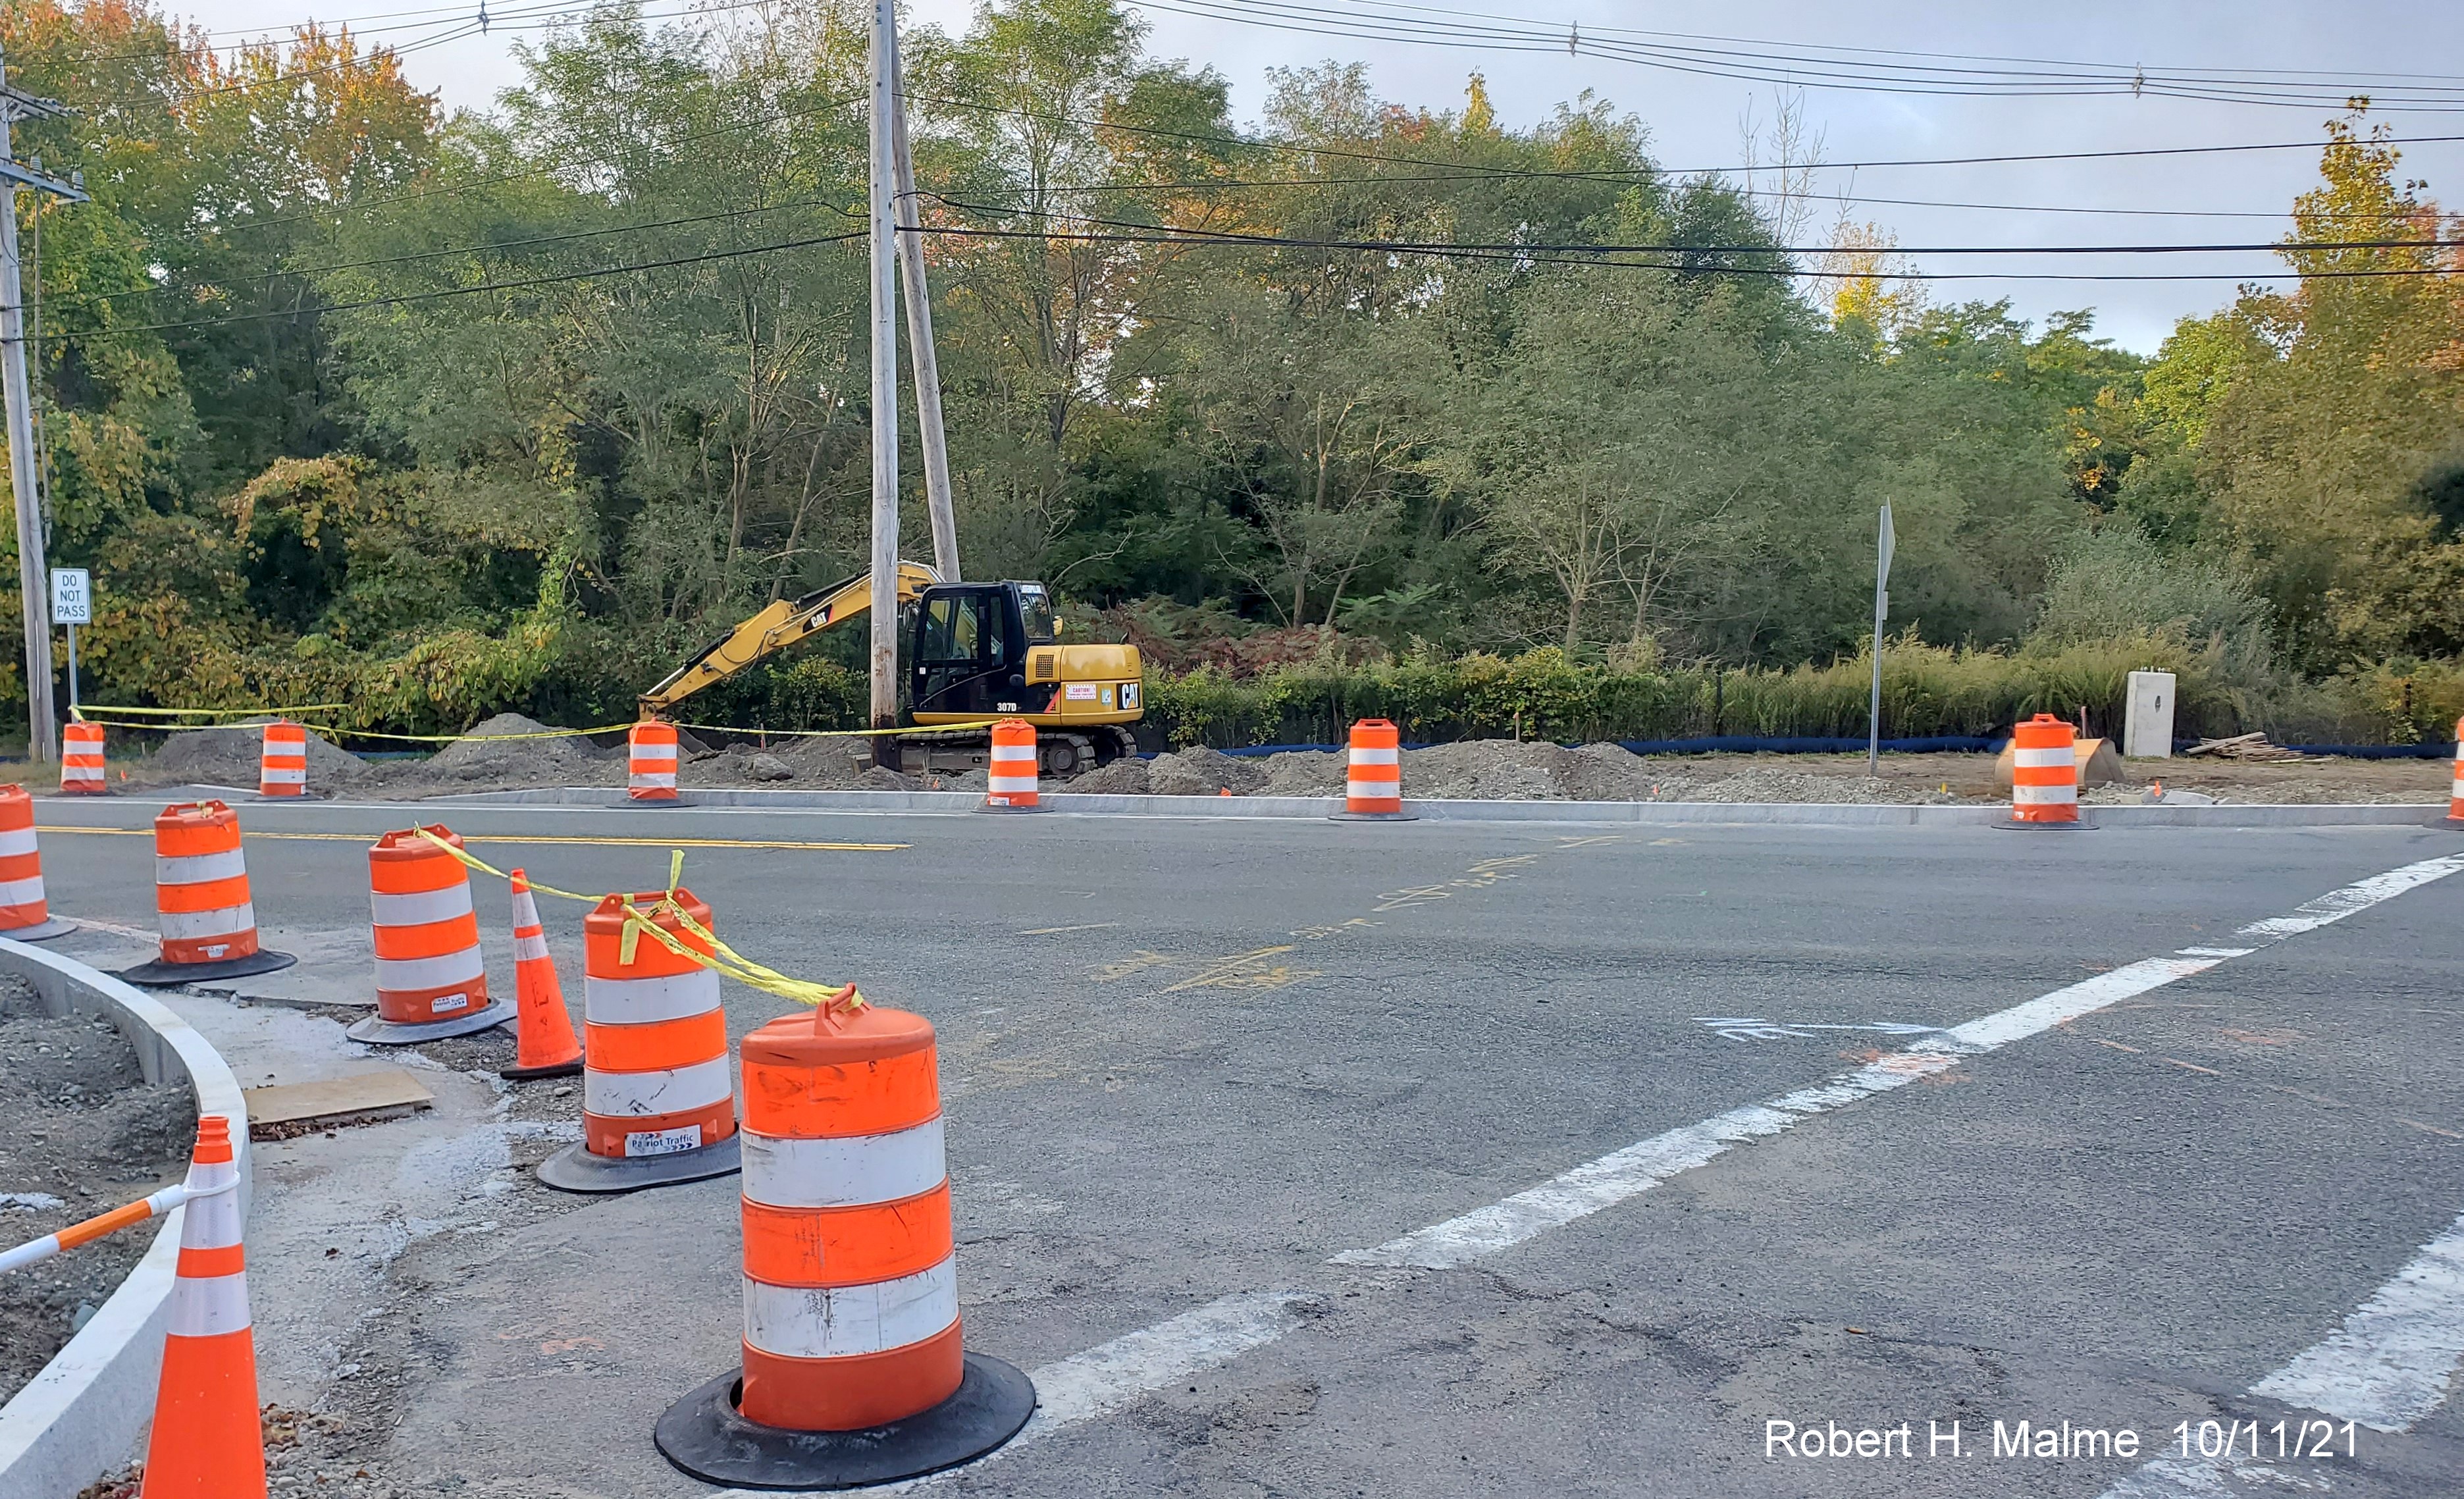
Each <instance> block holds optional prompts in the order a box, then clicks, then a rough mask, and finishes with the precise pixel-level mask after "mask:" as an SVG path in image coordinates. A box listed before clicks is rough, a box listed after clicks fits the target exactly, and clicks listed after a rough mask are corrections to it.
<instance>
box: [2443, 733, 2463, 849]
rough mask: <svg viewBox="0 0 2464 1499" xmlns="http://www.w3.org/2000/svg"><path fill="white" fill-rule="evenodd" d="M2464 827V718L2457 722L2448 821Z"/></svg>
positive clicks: (2448, 801) (2448, 799) (2448, 795)
mask: <svg viewBox="0 0 2464 1499" xmlns="http://www.w3.org/2000/svg"><path fill="white" fill-rule="evenodd" d="M2446 820H2447V821H2448V822H2449V823H2452V824H2453V825H2455V826H2457V827H2464V718H2458V719H2456V720H2455V779H2454V780H2453V782H2451V783H2449V784H2448V787H2447V819H2446Z"/></svg>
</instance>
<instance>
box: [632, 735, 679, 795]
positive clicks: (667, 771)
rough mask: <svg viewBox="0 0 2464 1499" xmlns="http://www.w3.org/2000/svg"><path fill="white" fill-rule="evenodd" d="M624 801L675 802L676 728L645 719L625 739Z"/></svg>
mask: <svg viewBox="0 0 2464 1499" xmlns="http://www.w3.org/2000/svg"><path fill="white" fill-rule="evenodd" d="M625 753H626V761H627V764H626V772H625V800H626V801H627V802H649V803H659V802H672V801H674V800H675V799H676V726H675V725H674V724H672V723H661V722H659V721H658V720H656V719H654V718H645V719H644V720H642V721H641V722H640V723H637V724H635V725H633V732H632V733H631V734H629V735H627V736H626V739H625Z"/></svg>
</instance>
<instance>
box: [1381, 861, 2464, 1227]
mask: <svg viewBox="0 0 2464 1499" xmlns="http://www.w3.org/2000/svg"><path fill="white" fill-rule="evenodd" d="M2459 870H2464V855H2454V854H2451V855H2448V856H2446V857H2443V858H2436V859H2425V860H2423V861H2422V862H2420V863H2418V864H2409V865H2406V866H2405V867H2404V868H2402V869H2399V870H2390V871H2387V873H2385V874H2373V875H2371V876H2370V877H2369V878H2368V879H2365V880H2360V881H2357V882H2355V883H2354V884H2351V885H2346V886H2344V887H2343V888H2342V889H2340V890H2333V891H2329V892H2328V893H2326V894H2324V895H2321V896H2320V897H2319V898H2318V899H2316V900H2311V901H2306V902H2304V903H2303V904H2301V905H2300V906H2298V907H2296V908H2295V909H2294V910H2293V911H2292V912H2291V913H2289V914H2287V915H2281V916H2273V917H2270V918H2269V919H2267V920H2265V921H2255V922H2253V923H2251V924H2250V925H2249V926H2246V927H2243V928H2242V929H2241V930H2240V931H2238V932H2236V933H2235V934H2234V936H2236V937H2251V938H2255V939H2256V941H2258V942H2259V943H2261V944H2265V943H2270V942H2280V941H2282V940H2283V939H2284V938H2286V937H2292V936H2295V935H2296V934H2299V933H2302V932H2309V931H2314V930H2316V929H2317V928H2319V927H2322V926H2325V925H2327V924H2328V923H2329V922H2332V921H2342V920H2343V919H2344V917H2346V916H2349V915H2352V914H2353V913H2355V912H2357V911H2366V910H2368V909H2369V908H2370V907H2372V906H2374V905H2377V904H2378V903H2379V902H2380V901H2383V900H2387V899H2390V898H2392V897H2394V896H2397V895H2401V894H2403V893H2405V892H2406V891H2409V890H2413V889H2415V888H2417V887H2419V886H2422V885H2427V884H2429V883H2430V882H2431V881H2432V880H2437V879H2444V878H2446V877H2447V876H2448V875H2450V874H2453V873H2455V872H2456V871H2459ZM2257 950H2258V949H2257V948H2256V947H2247V948H2232V949H2225V948H2211V949H2206V950H2204V951H2202V952H2200V953H2199V955H2198V956H2193V957H2175V958H2150V959H2144V960H2142V961H2140V962H2135V963H2131V964H2129V965H2128V966H2126V967H2123V968H2117V969H2115V970H2113V971H2112V972H2111V973H2104V974H2099V975H2097V976H2096V977H2095V978H2093V979H2089V980H2087V981H2083V982H2080V983H2075V984H2072V985H2070V986H2069V987H2068V988H2062V989H2056V990H2055V991H2054V992H2053V993H2051V994H2046V995H2040V996H2038V997H2037V998H2035V999H2033V1000H2030V1001H2028V1002H2027V1003H2024V1004H2014V1005H2013V1006H2012V1007H2011V1008H2009V1009H2007V1010H2002V1011H2000V1012H1998V1013H1996V1014H1992V1015H1988V1016H1985V1017H1983V1018H1982V1019H1979V1020H1972V1021H1969V1022H1968V1023H1967V1024H1966V1025H1954V1026H1952V1027H1951V1028H1950V1029H1949V1030H1947V1031H1944V1032H1942V1033H1940V1034H1939V1035H1935V1036H1929V1037H1927V1038H1926V1039H1925V1040H1924V1041H1922V1042H1920V1043H1918V1044H1917V1045H1915V1046H1913V1047H1908V1048H1907V1049H1905V1050H1903V1051H1899V1052H1896V1053H1894V1054H1892V1055H1890V1056H1887V1057H1884V1058H1883V1059H1881V1061H1879V1062H1874V1063H1869V1064H1868V1065H1866V1066H1864V1067H1861V1068H1859V1069H1857V1070H1856V1071H1854V1072H1848V1073H1844V1074H1842V1075H1840V1076H1838V1077H1835V1078H1833V1079H1831V1080H1830V1081H1829V1082H1827V1083H1824V1084H1821V1085H1820V1086H1818V1087H1815V1088H1806V1089H1799V1090H1798V1091H1795V1092H1793V1093H1784V1094H1782V1095H1781V1096H1779V1097H1777V1098H1773V1099H1771V1100H1770V1101H1768V1102H1765V1103H1760V1104H1749V1105H1748V1106H1746V1107H1745V1108H1742V1109H1731V1110H1729V1111H1728V1112H1727V1113H1723V1114H1717V1115H1714V1116H1713V1117H1711V1118H1708V1119H1705V1120H1703V1121H1702V1122H1701V1123H1699V1124H1689V1125H1685V1126H1683V1128H1680V1129H1674V1130H1670V1131H1669V1132H1668V1133H1666V1134H1665V1135H1653V1136H1652V1137H1651V1138H1650V1139H1647V1140H1642V1141H1639V1142H1638V1143H1636V1144H1633V1145H1629V1146H1627V1147H1626V1148H1625V1149H1623V1150H1620V1151H1616V1152H1613V1153H1611V1154H1609V1155H1606V1156H1602V1157H1599V1158H1598V1159H1596V1160H1591V1161H1586V1162H1584V1163H1583V1164H1582V1165H1579V1166H1576V1167H1575V1168H1573V1170H1572V1171H1569V1172H1567V1173H1565V1174H1564V1175H1562V1176H1559V1177H1556V1178H1554V1179H1551V1180H1549V1181H1544V1182H1542V1183H1541V1184H1540V1185H1538V1186H1536V1187H1532V1188H1530V1189H1529V1190H1528V1191H1523V1192H1518V1193H1516V1194H1515V1195H1514V1196H1512V1197H1509V1198H1507V1199H1506V1201H1502V1202H1497V1203H1493V1204H1491V1205H1490V1206H1487V1207H1484V1208H1480V1209H1477V1210H1476V1211H1473V1212H1469V1213H1465V1214H1463V1216H1462V1217H1460V1218H1450V1219H1448V1220H1446V1221H1445V1222H1444V1223H1436V1224H1433V1225H1431V1226H1429V1227H1427V1228H1422V1229H1420V1230H1419V1231H1418V1232H1415V1233H1409V1234H1405V1235H1404V1236H1403V1237H1402V1238H1400V1239H1393V1240H1389V1241H1388V1242H1386V1243H1384V1244H1381V1245H1377V1246H1376V1247H1375V1248H1374V1249H1351V1250H1347V1251H1345V1252H1344V1253H1342V1254H1338V1255H1336V1256H1335V1257H1334V1260H1333V1262H1332V1263H1334V1264H1337V1265H1385V1266H1397V1267H1410V1268H1419V1269H1433V1270H1442V1269H1451V1268H1455V1267H1456V1266H1460V1265H1467V1264H1469V1263H1471V1262H1472V1261H1474V1260H1477V1259H1481V1258H1484V1257H1485V1256H1487V1255H1491V1254H1495V1253H1496V1252H1498V1251H1499V1250H1501V1249H1506V1248H1510V1247H1512V1246H1513V1245H1518V1244H1521V1243H1523V1242H1524V1241H1525V1240H1527V1239H1529V1238H1532V1237H1533V1236H1535V1235H1537V1234H1541V1233H1545V1232H1547V1231H1548V1230H1550V1229H1551V1228H1557V1227H1561V1226H1563V1225H1564V1224H1567V1223H1573V1222H1574V1221H1575V1220H1576V1219H1578V1218H1585V1217H1588V1216H1590V1215H1591V1214H1593V1213H1596V1212H1598V1211H1599V1210H1600V1209H1601V1208H1604V1207H1611V1206H1614V1205H1616V1204H1617V1203H1618V1202H1622V1201H1625V1200H1626V1199H1627V1198H1630V1197H1633V1196H1634V1195H1636V1194H1637V1193H1639V1192H1646V1191H1649V1190H1650V1189H1651V1188H1653V1187H1655V1186H1657V1185H1659V1184H1660V1183H1661V1182H1662V1181H1665V1180H1667V1179H1669V1178H1671V1177H1674V1176H1676V1175H1678V1174H1679V1173H1681V1172H1685V1171H1691V1170H1693V1169H1694V1168H1695V1167H1697V1166H1700V1165H1702V1164H1704V1163H1705V1161H1709V1160H1712V1159H1714V1158H1716V1157H1720V1156H1722V1155H1725V1154H1727V1151H1728V1150H1729V1149H1730V1148H1732V1147H1734V1146H1737V1145H1742V1144H1745V1143H1747V1142H1748V1141H1750V1140H1758V1139H1768V1138H1769V1137H1771V1135H1779V1134H1782V1133H1784V1132H1786V1131H1788V1130H1792V1129H1794V1128H1795V1127H1796V1126H1797V1125H1799V1124H1801V1123H1803V1122H1804V1121H1806V1120H1807V1119H1810V1118H1813V1117H1815V1115H1817V1114H1823V1113H1830V1112H1831V1111H1833V1110H1835V1109H1840V1108H1845V1107H1846V1106H1847V1105H1849V1104H1852V1103H1856V1102H1858V1101H1859V1100H1860V1099H1865V1098H1871V1097H1873V1096H1874V1095H1875V1094H1877V1093H1885V1092H1889V1091H1892V1090H1893V1089H1898V1088H1904V1087H1906V1086H1907V1085H1908V1084H1910V1083H1912V1082H1915V1081H1916V1080H1917V1079H1918V1078H1921V1077H1925V1076H1929V1075H1931V1074H1932V1073H1935V1072H1940V1071H1943V1070H1946V1069H1948V1068H1950V1067H1952V1066H1954V1065H1956V1064H1957V1063H1958V1062H1959V1060H1960V1059H1961V1058H1962V1057H1967V1056H1974V1055H1977V1054H1979V1053H1982V1052H1986V1051H1991V1050H1994V1049H1995V1048H1997V1047H2006V1046H2009V1045H2010V1044H2011V1043H2012V1042H2013V1041H2019V1040H2023V1039H2025V1038H2027V1037H2029V1036H2033V1035H2035V1034H2037V1033H2038V1032H2040V1031H2043V1030H2047V1029H2050V1028H2051V1027H2053V1026H2055V1025H2060V1024H2062V1023H2063V1022H2065V1021H2070V1020H2076V1019H2078V1018H2079V1016H2081V1015H2086V1014H2089V1013H2091V1012H2093V1011H2096V1010H2100V1009H2102V1008H2104V1007H2105V1006H2106V1005H2108V1004H2114V1003H2119V1002H2121V1001H2123V1000H2126V999H2130V998H2132V997H2134V996H2136V995H2141V994H2145V993H2146V992H2147V991H2148V990H2150V989H2157V988H2162V987H2163V986H2165V985H2166V984H2168V983H2171V982H2173V981H2175V980H2177V979H2187V978H2189V976H2190V975H2192V974H2195V973H2203V972H2205V971H2206V970H2208V969H2210V968H2213V967H2214V966H2216V965H2217V964H2218V963H2222V962H2226V961H2230V960H2231V959H2232V958H2234V957H2245V956H2247V955H2249V954H2250V953H2253V952H2256V951H2257Z"/></svg>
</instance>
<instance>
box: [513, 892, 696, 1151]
mask: <svg viewBox="0 0 2464 1499" xmlns="http://www.w3.org/2000/svg"><path fill="white" fill-rule="evenodd" d="M627 900H629V901H630V902H631V904H632V906H633V909H634V910H636V911H639V912H641V913H642V914H643V915H646V916H648V917H649V918H650V920H651V921H652V922H653V923H655V924H656V925H657V927H658V928H659V930H660V931H663V932H665V933H667V934H668V935H669V936H670V937H673V938H675V939H676V941H677V942H678V944H679V945H681V946H684V947H686V948H689V949H693V950H695V951H699V952H704V953H707V952H709V951H710V947H709V945H708V942H707V941H706V939H704V938H702V937H695V936H694V935H693V933H692V932H691V931H690V930H688V929H687V928H686V926H685V924H684V922H683V921H681V920H679V919H677V913H678V912H679V911H682V912H683V913H684V914H685V915H690V916H691V917H693V921H694V923H695V924H696V925H698V926H699V927H700V928H701V929H702V930H703V931H705V932H715V931H716V930H717V929H716V928H715V926H713V925H712V922H711V915H710V907H708V906H706V905H704V904H703V903H702V902H701V901H700V900H698V899H696V898H695V897H694V895H693V892H691V891H689V890H677V891H674V892H672V893H670V892H662V891H651V892H649V893H645V894H637V895H632V896H623V895H609V896H607V897H606V898H605V899H604V900H602V901H600V903H599V904H598V905H597V906H596V907H594V908H593V909H592V910H591V913H590V915H587V916H585V917H583V923H582V931H583V964H582V969H583V980H582V984H583V988H582V1142H581V1143H580V1144H578V1145H568V1146H566V1147H565V1148H564V1149H562V1150H561V1151H559V1152H557V1153H556V1154H555V1155H553V1156H550V1157H548V1158H547V1159H545V1160H543V1161H541V1162H539V1179H540V1180H541V1181H543V1182H546V1183H547V1184H548V1185H549V1186H552V1187H558V1188H561V1189H562V1190H564V1191H567V1192H630V1191H632V1190H634V1189H635V1188H637V1187H648V1186H665V1185H668V1184H669V1183H671V1182H677V1181H698V1180H700V1179H702V1178H704V1177H723V1176H725V1175H727V1174H728V1173H729V1172H731V1171H734V1170H736V1169H737V1139H736V1087H735V1081H734V1078H733V1075H732V1069H730V1067H729V1066H728V1055H727V1015H726V1012H725V1011H724V1010H722V1009H721V1008H720V1007H719V994H718V975H717V973H716V972H715V971H714V970H712V969H709V968H706V967H704V966H702V965H701V964H700V963H698V962H695V961H694V960H693V959H691V958H688V957H685V956H684V955H682V954H680V953H677V952H675V951H674V950H673V949H671V948H670V947H669V946H668V945H667V944H666V943H665V942H662V941H660V940H659V939H658V938H656V937H652V936H651V935H650V934H649V933H648V932H644V931H641V930H639V929H638V928H637V929H636V930H634V931H632V932H630V933H627V931H626V928H627V925H628V924H629V923H628V920H627V916H626V914H625V907H626V903H627Z"/></svg>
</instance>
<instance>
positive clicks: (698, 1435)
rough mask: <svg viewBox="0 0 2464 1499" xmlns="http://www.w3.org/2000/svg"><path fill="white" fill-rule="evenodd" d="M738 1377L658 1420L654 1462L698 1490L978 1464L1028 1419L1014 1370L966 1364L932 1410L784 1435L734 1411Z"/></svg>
mask: <svg viewBox="0 0 2464 1499" xmlns="http://www.w3.org/2000/svg"><path fill="white" fill-rule="evenodd" d="M743 1384H744V1378H743V1375H742V1374H741V1372H737V1373H731V1374H723V1375H720V1376H719V1377H718V1378H715V1379H713V1380H711V1381H710V1382H709V1383H708V1384H705V1385H703V1386H702V1387H701V1388H700V1389H697V1390H695V1391H693V1393H692V1394H691V1395H688V1396H686V1397H685V1398H684V1399H683V1400H678V1401H676V1402H675V1403H674V1404H673V1405H671V1406H669V1407H668V1409H667V1413H666V1414H665V1415H663V1416H661V1417H660V1418H659V1423H658V1425H657V1426H656V1427H655V1428H653V1430H652V1433H651V1437H652V1440H653V1441H655V1442H657V1444H658V1446H659V1454H660V1456H662V1457H664V1458H666V1459H667V1460H668V1461H669V1462H671V1463H673V1464H674V1465H675V1466H677V1467H679V1468H681V1469H683V1470H684V1471H685V1472H687V1473H690V1474H691V1475H693V1477H695V1478H698V1479H700V1480H701V1481H702V1482H703V1483H706V1484H726V1485H730V1486H732V1487H734V1488H788V1489H795V1488H802V1489H814V1488H865V1487H867V1486H869V1485H872V1484H894V1483H896V1482H898V1481H899V1480H900V1479H902V1478H916V1477H920V1476H921V1475H923V1474H926V1473H937V1472H939V1471H940V1470H941V1469H943V1468H945V1467H956V1466H958V1465H959V1464H961V1463H964V1462H968V1461H970V1460H971V1459H975V1458H979V1457H981V1456H983V1455H984V1454H985V1453H987V1452H990V1451H992V1450H993V1449H994V1448H995V1447H998V1446H1000V1445H1001V1444H1002V1443H1004V1442H1007V1441H1008V1440H1009V1439H1010V1438H1012V1437H1015V1436H1017V1435H1018V1433H1019V1428H1020V1427H1022V1426H1024V1425H1025V1424H1026V1419H1027V1418H1028V1417H1029V1416H1032V1415H1034V1414H1035V1384H1034V1381H1032V1380H1030V1379H1028V1378H1027V1377H1026V1376H1025V1375H1023V1374H1022V1373H1020V1372H1019V1370H1018V1368H1017V1366H1016V1365H1013V1364H1010V1363H1007V1362H1005V1361H1003V1360H1001V1359H999V1358H995V1357H992V1356H989V1355H986V1354H969V1355H967V1373H966V1378H964V1379H962V1380H961V1381H959V1384H958V1391H957V1394H955V1395H953V1396H951V1397H950V1398H949V1399H948V1400H943V1401H942V1402H941V1403H940V1404H938V1405H935V1406H934V1407H933V1408H932V1409H931V1410H927V1411H919V1412H917V1413H916V1414H915V1415H913V1416H910V1417H908V1418H907V1419H906V1420H904V1421H893V1422H891V1423H890V1424H888V1425H886V1426H871V1427H868V1428H866V1429H865V1430H863V1431H786V1430H782V1429H781V1428H780V1427H777V1426H762V1425H757V1424H755V1423H754V1422H749V1421H746V1420H745V1419H744V1418H743V1417H742V1416H741V1415H739V1414H737V1409H736V1399H737V1391H738V1390H739V1389H741V1388H742V1387H743Z"/></svg>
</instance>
